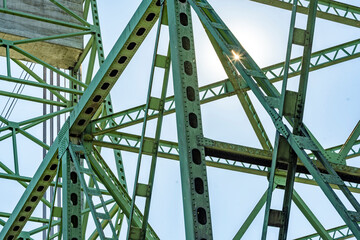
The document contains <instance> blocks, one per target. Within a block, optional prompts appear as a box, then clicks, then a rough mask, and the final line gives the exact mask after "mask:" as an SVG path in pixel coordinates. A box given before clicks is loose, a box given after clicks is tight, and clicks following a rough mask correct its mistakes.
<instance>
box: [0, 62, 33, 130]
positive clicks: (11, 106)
mask: <svg viewBox="0 0 360 240" xmlns="http://www.w3.org/2000/svg"><path fill="white" fill-rule="evenodd" d="M28 63H29V65H28ZM26 66H27V67H29V68H30V70H33V69H34V68H35V63H32V62H31V63H30V62H27V63H26ZM24 73H25V75H24ZM23 75H24V77H23ZM22 77H23V79H24V80H29V78H30V74H29V73H28V72H26V71H25V70H24V69H23V70H22V72H21V74H20V77H19V78H20V79H22ZM24 88H25V84H19V83H16V84H15V86H14V88H13V90H12V93H14V92H16V93H17V94H21V93H22V92H23V90H24ZM16 89H17V90H16ZM18 100H19V99H17V98H12V97H9V98H8V100H7V101H6V104H5V106H4V108H3V110H2V112H1V114H0V115H1V116H3V117H4V118H5V119H9V117H10V115H11V113H12V112H13V110H14V108H15V106H16V104H17V102H18ZM6 109H7V110H6ZM5 111H6V113H5V115H3V114H4V112H5ZM4 125H5V124H4V123H3V122H1V123H0V127H3V126H4Z"/></svg>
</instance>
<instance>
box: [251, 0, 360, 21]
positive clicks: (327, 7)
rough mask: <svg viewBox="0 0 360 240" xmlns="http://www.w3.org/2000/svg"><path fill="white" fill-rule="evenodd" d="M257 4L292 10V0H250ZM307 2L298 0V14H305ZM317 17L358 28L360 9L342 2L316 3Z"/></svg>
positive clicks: (323, 0) (326, 1) (326, 0)
mask: <svg viewBox="0 0 360 240" xmlns="http://www.w3.org/2000/svg"><path fill="white" fill-rule="evenodd" d="M251 1H254V2H258V3H263V4H266V5H270V6H273V7H278V8H282V9H286V10H290V11H291V9H292V5H293V0H290V1H288V0H251ZM308 4H309V1H308V0H299V1H298V7H297V11H298V12H299V13H303V14H307V12H308ZM316 16H317V17H319V18H322V19H326V20H329V21H333V22H337V23H342V24H345V25H349V26H353V27H360V21H359V18H360V8H359V7H357V6H353V5H349V4H346V3H342V2H337V1H333V0H321V1H318V8H317V14H316Z"/></svg>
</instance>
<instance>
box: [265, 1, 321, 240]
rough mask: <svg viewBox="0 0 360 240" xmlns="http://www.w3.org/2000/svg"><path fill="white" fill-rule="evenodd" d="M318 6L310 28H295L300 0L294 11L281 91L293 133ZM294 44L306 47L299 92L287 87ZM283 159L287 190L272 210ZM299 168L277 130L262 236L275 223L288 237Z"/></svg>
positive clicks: (310, 17)
mask: <svg viewBox="0 0 360 240" xmlns="http://www.w3.org/2000/svg"><path fill="white" fill-rule="evenodd" d="M316 8H317V1H316V0H315V1H312V2H311V3H310V7H309V12H308V19H307V27H306V30H302V29H298V28H295V22H296V14H297V13H296V11H297V1H296V0H295V1H294V6H293V9H292V14H291V22H290V30H289V39H288V46H287V52H286V61H285V67H284V69H285V71H284V79H283V82H282V90H281V96H280V104H279V116H280V117H281V118H282V117H283V116H284V115H285V116H289V117H290V118H291V119H292V120H293V122H294V124H293V130H292V132H293V134H294V135H301V127H302V119H303V114H304V106H305V96H306V90H307V82H308V75H309V68H310V60H311V49H312V42H313V36H314V30H315V19H316ZM302 37H303V41H301V40H300V39H302ZM293 44H298V45H301V46H303V47H304V49H303V57H302V63H301V74H300V82H299V88H298V92H290V91H287V90H286V89H287V82H288V73H289V67H290V57H291V51H292V47H293ZM290 96H295V97H290ZM292 110H294V111H292ZM280 158H284V159H285V161H287V162H288V163H289V164H288V169H287V172H286V181H285V184H284V185H285V186H284V188H285V193H284V198H283V204H282V210H281V211H279V210H274V209H271V200H272V191H273V187H274V178H275V174H276V168H277V162H278V160H280ZM296 167H297V156H296V154H295V153H294V151H293V150H292V149H291V148H290V147H289V144H288V143H287V142H286V141H285V140H284V136H281V134H280V132H279V131H277V132H276V137H275V149H274V152H273V159H272V164H271V169H270V176H269V188H268V192H270V194H268V196H267V203H266V208H265V215H264V224H263V232H262V239H266V237H267V229H268V226H275V227H279V228H280V231H279V239H286V237H287V231H288V226H289V218H290V209H291V200H292V195H293V190H294V181H295V173H296ZM277 216H279V217H277ZM278 218H279V220H278V221H277V220H276V221H275V220H274V219H278Z"/></svg>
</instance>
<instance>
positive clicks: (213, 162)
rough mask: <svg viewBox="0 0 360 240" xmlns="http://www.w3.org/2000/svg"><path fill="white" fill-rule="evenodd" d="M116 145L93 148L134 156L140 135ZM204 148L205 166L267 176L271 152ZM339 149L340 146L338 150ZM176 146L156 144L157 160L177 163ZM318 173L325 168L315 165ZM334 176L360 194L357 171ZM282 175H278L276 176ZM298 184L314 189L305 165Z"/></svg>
mask: <svg viewBox="0 0 360 240" xmlns="http://www.w3.org/2000/svg"><path fill="white" fill-rule="evenodd" d="M109 135H111V136H112V137H113V138H114V139H116V141H117V142H115V143H111V142H106V141H97V140H94V141H93V144H94V145H95V146H101V147H106V148H111V149H118V150H123V151H128V152H133V153H138V152H139V142H140V139H141V137H140V136H139V135H134V134H129V133H121V132H115V133H109ZM153 141H154V139H153V138H148V137H146V138H145V143H144V144H145V145H146V146H149V149H148V150H147V149H146V148H145V149H144V154H145V155H151V151H150V150H151V146H152V145H153ZM200 141H201V144H202V145H204V147H205V154H206V159H205V160H206V165H207V166H211V167H216V168H222V169H228V170H233V171H239V172H246V173H250V174H256V175H261V176H267V175H268V167H269V166H270V165H271V156H272V153H271V152H270V151H266V150H262V149H256V148H250V147H245V146H240V145H236V144H230V143H224V142H220V141H214V140H210V139H206V138H204V139H203V140H200ZM337 147H340V146H337ZM178 154H179V152H178V144H177V143H176V142H172V141H164V140H161V141H160V143H159V149H158V156H159V157H162V158H166V159H171V160H179V155H178ZM316 165H317V167H318V168H319V169H320V170H324V167H323V166H322V165H321V164H320V163H318V162H316ZM332 166H333V168H334V169H335V170H336V171H337V173H338V174H339V175H340V176H341V177H342V178H343V179H344V180H345V181H346V184H347V185H348V186H349V188H350V189H351V191H353V192H360V186H359V183H360V168H356V167H350V166H345V165H339V164H332ZM279 167H280V169H286V168H287V163H285V162H280V166H279ZM279 175H281V171H280V172H279ZM296 181H297V182H302V183H306V184H313V185H316V182H314V181H313V180H312V178H311V175H309V174H308V172H307V170H306V168H305V167H304V165H303V164H302V163H301V162H300V161H299V162H298V172H297V179H296Z"/></svg>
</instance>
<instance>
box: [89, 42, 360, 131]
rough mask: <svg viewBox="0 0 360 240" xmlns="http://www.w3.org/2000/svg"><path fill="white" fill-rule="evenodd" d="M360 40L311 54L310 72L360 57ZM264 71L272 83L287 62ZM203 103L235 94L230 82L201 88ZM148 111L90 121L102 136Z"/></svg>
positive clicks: (293, 69)
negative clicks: (102, 126)
mask: <svg viewBox="0 0 360 240" xmlns="http://www.w3.org/2000/svg"><path fill="white" fill-rule="evenodd" d="M359 44H360V39H356V40H353V41H350V42H347V43H344V44H340V45H336V46H333V47H330V48H327V49H323V50H320V51H317V52H314V53H313V54H312V58H311V65H310V71H315V70H318V69H322V68H325V67H328V66H332V65H335V64H338V63H341V62H345V61H348V60H351V59H354V58H358V57H360V47H359ZM300 63H301V57H298V58H294V59H292V60H291V61H290V69H289V77H295V76H298V75H299V74H300V69H301V64H300ZM262 71H263V72H264V74H265V75H266V76H267V77H268V78H269V79H270V81H271V82H272V83H274V82H277V81H280V80H281V79H282V77H283V73H284V62H281V63H277V64H274V65H271V66H268V67H265V68H263V69H262ZM240 88H241V89H243V90H246V91H248V90H250V88H249V87H248V86H247V85H246V84H243V85H241V86H240ZM199 94H200V103H201V104H204V103H208V102H212V101H215V100H219V99H222V98H225V97H228V96H233V95H235V94H236V92H235V91H234V88H233V87H232V85H231V83H230V81H229V80H228V79H225V80H223V81H219V82H215V83H212V84H209V85H206V86H203V87H200V88H199ZM165 102H166V104H165V112H164V114H165V115H168V114H172V113H174V112H175V103H174V97H173V96H170V97H167V98H166V100H165ZM144 112H145V104H144V105H140V106H137V107H133V108H130V109H127V110H124V111H121V112H118V113H114V114H111V115H108V116H106V117H103V118H99V119H96V120H93V121H92V122H91V123H90V124H91V125H92V127H93V128H94V134H95V135H101V134H104V133H107V132H111V131H114V130H118V129H121V128H124V127H128V126H132V125H134V124H138V123H141V122H142V121H143V116H144ZM156 117H157V111H154V110H153V111H150V112H149V119H154V118H156ZM101 122H106V123H108V122H111V124H110V125H108V126H107V127H106V128H105V129H100V128H97V124H99V123H101Z"/></svg>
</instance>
